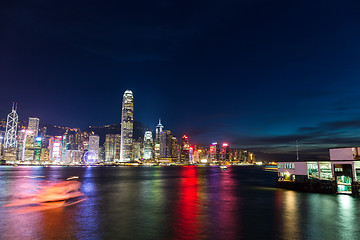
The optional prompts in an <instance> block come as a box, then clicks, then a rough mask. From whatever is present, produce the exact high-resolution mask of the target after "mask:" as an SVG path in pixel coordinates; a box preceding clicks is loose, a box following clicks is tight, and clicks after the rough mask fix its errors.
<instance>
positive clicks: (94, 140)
mask: <svg viewBox="0 0 360 240" xmlns="http://www.w3.org/2000/svg"><path fill="white" fill-rule="evenodd" d="M99 142H100V137H99V136H98V135H91V136H90V137H89V151H91V152H94V154H95V158H96V159H95V161H96V162H97V161H98V160H99Z"/></svg>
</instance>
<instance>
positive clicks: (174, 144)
mask: <svg viewBox="0 0 360 240" xmlns="http://www.w3.org/2000/svg"><path fill="white" fill-rule="evenodd" d="M179 152H180V151H179V144H178V140H177V138H176V137H174V136H173V137H172V138H171V157H172V158H173V159H174V161H175V162H178V161H179Z"/></svg>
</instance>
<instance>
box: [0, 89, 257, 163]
mask: <svg viewBox="0 0 360 240" xmlns="http://www.w3.org/2000/svg"><path fill="white" fill-rule="evenodd" d="M121 112H122V114H121V121H120V122H121V123H120V128H119V129H118V128H117V127H116V126H117V125H107V126H104V127H102V128H92V127H89V129H87V130H83V131H82V130H80V129H77V128H64V127H57V128H58V129H60V130H62V131H63V132H62V133H61V134H54V133H53V132H51V130H50V127H49V129H48V127H46V126H44V127H40V119H39V118H36V117H29V120H28V122H27V124H24V122H21V121H19V117H18V114H17V104H13V106H12V110H11V112H10V113H9V114H8V116H7V119H6V128H5V129H4V130H2V131H1V132H0V134H1V135H0V136H1V137H0V140H1V141H0V156H1V163H2V164H26V165H119V164H120V165H124V164H125V165H140V164H143V165H159V164H160V165H189V164H201V165H204V164H214V165H229V164H234V165H242V164H245V165H247V164H255V163H256V159H255V155H254V153H252V152H249V151H247V150H246V149H236V148H230V146H229V144H228V143H223V144H221V145H220V144H218V143H217V142H213V143H212V144H211V145H210V146H209V147H208V148H206V147H203V146H201V145H199V144H192V143H190V139H189V136H188V135H184V136H182V137H181V138H178V137H176V136H174V135H173V134H172V132H171V131H170V130H166V129H165V128H164V126H163V124H162V122H161V119H159V122H158V124H157V126H156V128H155V131H153V130H151V129H148V128H147V127H144V126H141V125H140V126H139V123H138V122H136V121H134V96H133V92H132V91H131V90H126V91H125V92H124V94H123V101H122V108H121ZM3 125H4V124H3ZM53 128H54V127H53ZM100 129H102V130H103V131H102V133H101V132H100ZM135 129H136V131H134V130H135ZM97 132H98V134H97ZM104 132H105V134H104ZM100 135H101V136H100ZM101 143H103V144H101Z"/></svg>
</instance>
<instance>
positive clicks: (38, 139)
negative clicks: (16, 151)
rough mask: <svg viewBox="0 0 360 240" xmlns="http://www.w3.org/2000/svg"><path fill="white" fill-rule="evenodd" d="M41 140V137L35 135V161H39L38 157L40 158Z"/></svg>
mask: <svg viewBox="0 0 360 240" xmlns="http://www.w3.org/2000/svg"><path fill="white" fill-rule="evenodd" d="M41 141H42V138H41V137H36V138H35V145H34V149H35V152H34V160H35V161H38V162H39V161H40V158H41Z"/></svg>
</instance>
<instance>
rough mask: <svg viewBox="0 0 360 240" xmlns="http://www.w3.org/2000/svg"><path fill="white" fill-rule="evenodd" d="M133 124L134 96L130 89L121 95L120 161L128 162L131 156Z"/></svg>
mask: <svg viewBox="0 0 360 240" xmlns="http://www.w3.org/2000/svg"><path fill="white" fill-rule="evenodd" d="M133 124H134V98H133V93H132V91H130V90H126V91H125V93H124V96H123V103H122V115H121V146H120V162H130V161H131V158H132V138H133Z"/></svg>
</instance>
